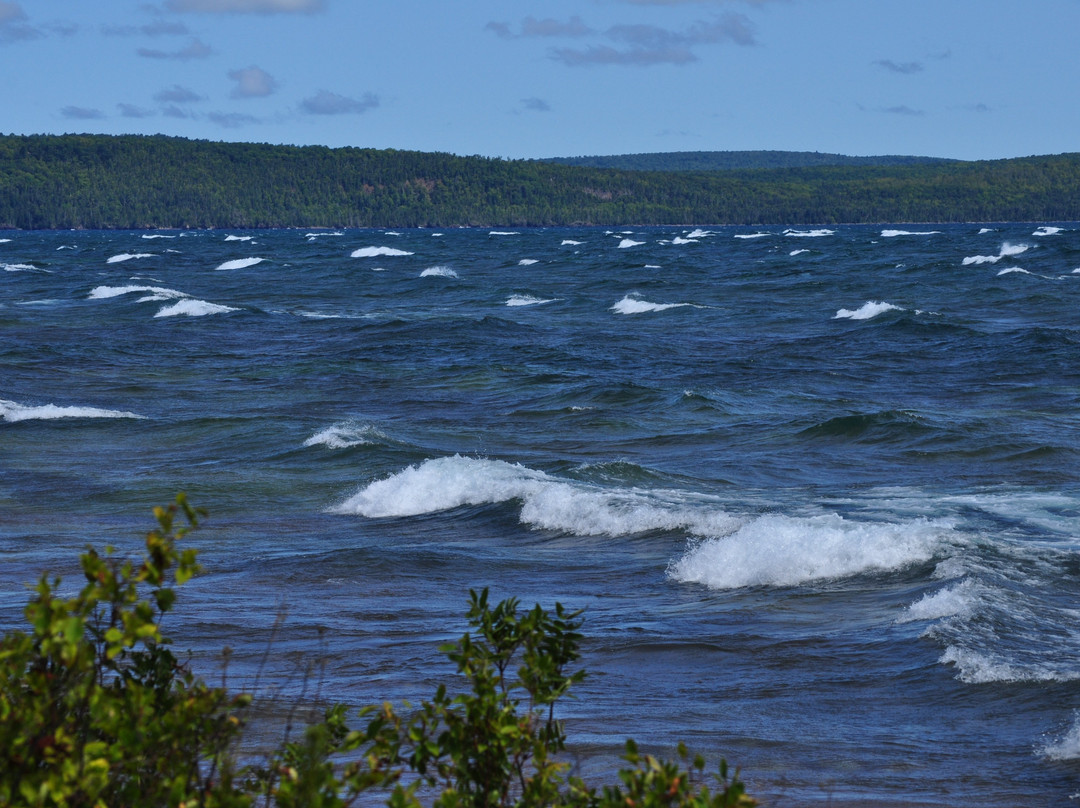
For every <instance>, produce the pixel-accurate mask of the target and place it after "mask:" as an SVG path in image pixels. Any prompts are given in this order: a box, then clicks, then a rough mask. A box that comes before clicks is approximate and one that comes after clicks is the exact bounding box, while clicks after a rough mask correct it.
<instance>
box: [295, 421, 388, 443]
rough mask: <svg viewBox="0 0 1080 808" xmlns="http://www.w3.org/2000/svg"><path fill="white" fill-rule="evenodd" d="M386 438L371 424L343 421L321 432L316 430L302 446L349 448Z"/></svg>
mask: <svg viewBox="0 0 1080 808" xmlns="http://www.w3.org/2000/svg"><path fill="white" fill-rule="evenodd" d="M385 439H386V436H385V435H384V434H383V433H382V432H380V431H379V430H377V429H376V428H375V427H374V426H373V425H371V424H361V423H357V422H355V421H345V422H343V423H340V424H334V425H333V426H331V427H327V428H326V429H324V430H322V431H321V432H316V433H315V434H314V435H312V436H311V437H310V438H308V439H307V440H306V441H304V446H325V447H327V448H328V449H349V448H351V447H353V446H365V445H369V444H372V443H376V442H379V441H383V440H385Z"/></svg>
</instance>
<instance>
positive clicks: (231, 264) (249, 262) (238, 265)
mask: <svg viewBox="0 0 1080 808" xmlns="http://www.w3.org/2000/svg"><path fill="white" fill-rule="evenodd" d="M265 260H266V259H265V258H237V259H235V260H233V261H226V262H225V263H224V264H222V265H221V266H219V267H218V269H247V268H248V267H253V266H255V265H256V264H261V263H262V262H263V261H265Z"/></svg>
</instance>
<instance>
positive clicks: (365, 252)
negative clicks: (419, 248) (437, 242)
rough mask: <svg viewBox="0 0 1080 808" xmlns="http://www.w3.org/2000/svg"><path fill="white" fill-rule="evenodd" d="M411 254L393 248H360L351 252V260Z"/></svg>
mask: <svg viewBox="0 0 1080 808" xmlns="http://www.w3.org/2000/svg"><path fill="white" fill-rule="evenodd" d="M412 254H413V253H411V252H406V251H405V250H395V249H394V248H393V247H361V248H360V249H359V250H353V251H352V257H353V258H375V257H377V256H380V255H389V256H397V255H412Z"/></svg>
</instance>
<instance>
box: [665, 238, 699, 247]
mask: <svg viewBox="0 0 1080 808" xmlns="http://www.w3.org/2000/svg"><path fill="white" fill-rule="evenodd" d="M671 243H672V244H680V245H681V244H697V243H698V242H697V239H693V238H680V237H679V236H675V238H673V239H672V240H671Z"/></svg>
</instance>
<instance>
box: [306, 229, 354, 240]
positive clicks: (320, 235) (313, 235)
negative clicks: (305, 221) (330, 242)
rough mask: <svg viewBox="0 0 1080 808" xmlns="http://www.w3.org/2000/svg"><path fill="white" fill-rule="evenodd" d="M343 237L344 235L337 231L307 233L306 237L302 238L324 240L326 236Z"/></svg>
mask: <svg viewBox="0 0 1080 808" xmlns="http://www.w3.org/2000/svg"><path fill="white" fill-rule="evenodd" d="M344 235H345V234H344V233H342V232H340V231H339V230H334V231H333V232H330V233H308V234H307V235H305V236H304V238H306V239H309V240H311V239H317V238H325V237H326V236H344Z"/></svg>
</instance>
